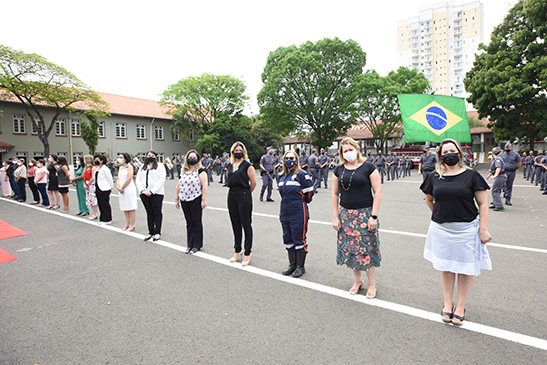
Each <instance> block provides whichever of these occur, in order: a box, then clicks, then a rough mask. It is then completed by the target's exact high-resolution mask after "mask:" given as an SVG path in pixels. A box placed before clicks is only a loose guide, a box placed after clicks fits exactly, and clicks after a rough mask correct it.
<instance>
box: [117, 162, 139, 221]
mask: <svg viewBox="0 0 547 365" xmlns="http://www.w3.org/2000/svg"><path fill="white" fill-rule="evenodd" d="M116 162H117V163H118V166H119V168H118V179H117V180H116V188H117V189H118V192H119V193H120V194H119V203H120V210H121V211H122V212H123V213H124V215H125V227H123V229H122V231H132V230H134V229H135V219H136V217H137V188H136V187H135V183H134V182H133V166H132V165H131V163H130V162H131V156H129V153H127V152H124V153H120V154H119V155H118V160H117V161H116Z"/></svg>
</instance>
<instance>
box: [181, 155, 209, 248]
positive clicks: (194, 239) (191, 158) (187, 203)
mask: <svg viewBox="0 0 547 365" xmlns="http://www.w3.org/2000/svg"><path fill="white" fill-rule="evenodd" d="M199 161H200V157H199V154H198V152H197V151H196V150H190V151H188V152H186V156H185V158H184V164H183V165H182V174H181V176H180V179H179V182H178V184H177V188H176V192H175V194H176V196H175V207H176V208H177V209H179V207H180V206H182V212H183V213H184V218H185V219H186V241H187V243H186V251H185V252H186V253H191V254H193V253H196V252H198V251H199V250H201V248H202V247H203V222H202V216H203V209H205V208H206V207H207V185H208V181H207V172H205V169H204V168H203V166H202V165H201V162H199Z"/></svg>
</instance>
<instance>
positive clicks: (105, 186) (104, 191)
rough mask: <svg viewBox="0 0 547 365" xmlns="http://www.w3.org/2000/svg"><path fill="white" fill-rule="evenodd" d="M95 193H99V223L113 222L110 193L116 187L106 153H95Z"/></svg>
mask: <svg viewBox="0 0 547 365" xmlns="http://www.w3.org/2000/svg"><path fill="white" fill-rule="evenodd" d="M94 158H95V166H97V170H96V171H95V194H96V195H97V204H98V205H99V211H100V212H101V215H100V216H99V223H98V224H112V207H111V206H110V193H111V192H112V188H113V187H114V181H113V180H112V173H111V172H110V169H109V168H108V165H107V162H108V159H107V158H106V156H105V155H95V156H94Z"/></svg>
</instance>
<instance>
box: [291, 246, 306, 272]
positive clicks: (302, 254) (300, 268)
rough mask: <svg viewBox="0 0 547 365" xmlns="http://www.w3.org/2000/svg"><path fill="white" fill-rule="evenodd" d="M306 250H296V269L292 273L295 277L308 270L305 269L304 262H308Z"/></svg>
mask: <svg viewBox="0 0 547 365" xmlns="http://www.w3.org/2000/svg"><path fill="white" fill-rule="evenodd" d="M306 253H307V252H306V251H304V250H301V251H296V270H294V273H293V274H292V277H293V278H299V277H301V276H302V275H304V273H305V272H306V269H304V263H305V262H306Z"/></svg>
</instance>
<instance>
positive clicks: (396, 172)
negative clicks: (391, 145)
mask: <svg viewBox="0 0 547 365" xmlns="http://www.w3.org/2000/svg"><path fill="white" fill-rule="evenodd" d="M400 168H401V159H400V158H399V156H397V155H396V154H393V172H394V174H393V175H395V179H397V180H399V169H400Z"/></svg>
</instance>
